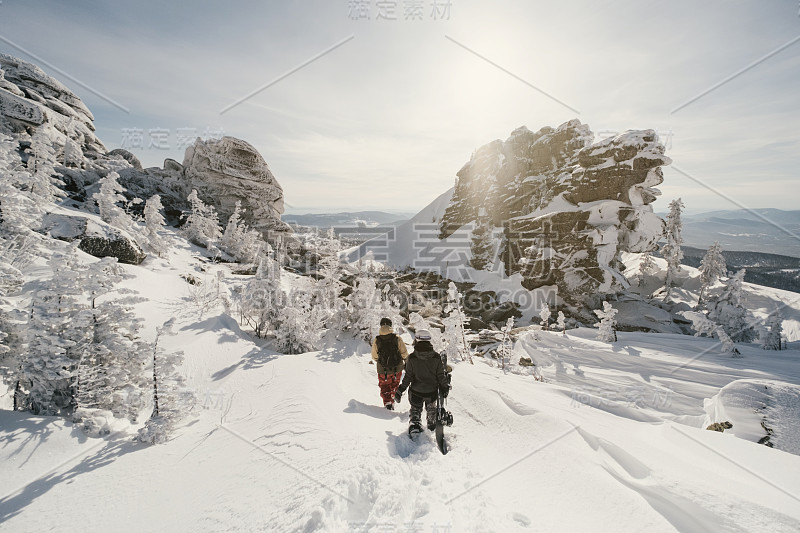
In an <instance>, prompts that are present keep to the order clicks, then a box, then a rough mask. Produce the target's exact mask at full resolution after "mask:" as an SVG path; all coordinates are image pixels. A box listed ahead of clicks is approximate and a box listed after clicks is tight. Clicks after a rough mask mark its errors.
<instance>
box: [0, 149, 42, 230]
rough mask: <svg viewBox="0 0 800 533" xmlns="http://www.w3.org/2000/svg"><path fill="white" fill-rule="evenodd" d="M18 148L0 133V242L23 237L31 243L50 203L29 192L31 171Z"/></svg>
mask: <svg viewBox="0 0 800 533" xmlns="http://www.w3.org/2000/svg"><path fill="white" fill-rule="evenodd" d="M18 144H19V143H17V142H16V141H14V140H13V139H12V138H11V137H8V136H6V135H3V134H1V133H0V239H2V240H4V241H7V242H8V241H10V240H12V239H15V238H18V237H19V236H23V237H28V238H29V240H30V241H31V242H32V241H33V240H34V239H33V237H34V234H33V231H34V230H35V229H38V228H39V227H41V221H42V215H43V214H44V209H43V206H46V205H47V204H48V203H49V202H47V201H45V200H44V199H42V198H39V197H37V196H35V195H34V194H32V193H31V192H30V189H29V188H30V180H31V175H30V174H29V172H28V170H30V169H26V168H25V166H24V164H23V163H22V159H21V158H20V155H19V153H18V152H17V146H18Z"/></svg>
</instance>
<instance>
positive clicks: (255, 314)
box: [239, 257, 283, 338]
mask: <svg viewBox="0 0 800 533" xmlns="http://www.w3.org/2000/svg"><path fill="white" fill-rule="evenodd" d="M279 272H280V269H279V268H278V265H277V263H276V262H275V261H273V260H272V259H269V258H267V257H264V258H262V259H261V261H260V262H259V265H258V270H256V273H255V276H253V278H252V279H250V280H249V281H248V282H247V283H246V284H245V285H244V287H243V288H242V290H241V294H240V303H239V311H240V316H241V320H240V321H241V322H242V323H244V324H247V325H249V326H250V327H251V328H253V333H255V335H256V337H259V338H260V337H264V336H265V335H267V334H268V333H269V331H270V330H271V329H273V328H274V327H275V324H276V323H277V320H278V314H279V311H280V308H281V306H282V303H281V300H280V299H281V297H282V296H283V293H282V292H281V288H280V276H279Z"/></svg>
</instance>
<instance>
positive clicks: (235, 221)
mask: <svg viewBox="0 0 800 533" xmlns="http://www.w3.org/2000/svg"><path fill="white" fill-rule="evenodd" d="M267 247H269V244H267V243H266V242H264V241H263V240H261V237H259V235H258V232H257V231H256V230H254V229H250V228H249V227H248V226H247V224H246V223H245V221H244V220H242V202H241V201H238V200H237V201H236V207H234V209H233V213H231V216H230V217H229V218H228V223H227V224H226V225H225V231H224V232H223V233H222V237H221V238H220V241H219V248H220V249H221V250H222V251H223V252H225V253H227V254H228V255H230V256H231V257H233V258H234V259H235V260H236V261H238V262H240V263H247V264H251V263H255V262H256V261H258V258H259V256H260V255H261V254H262V251H263V252H264V253H266V254H268V255H269V254H271V249H270V250H264V249H265V248H267Z"/></svg>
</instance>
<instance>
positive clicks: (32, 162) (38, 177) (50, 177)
mask: <svg viewBox="0 0 800 533" xmlns="http://www.w3.org/2000/svg"><path fill="white" fill-rule="evenodd" d="M30 152H31V154H30V157H29V158H28V173H29V174H30V178H29V180H28V190H29V191H30V192H31V194H32V195H34V197H35V198H38V199H39V200H40V201H41V203H45V204H46V203H50V202H54V201H57V200H59V199H60V198H63V197H64V196H66V195H65V194H64V191H62V190H61V189H60V186H62V185H63V184H64V183H63V182H62V181H61V179H59V177H58V174H57V173H56V170H55V165H56V164H57V163H58V161H57V159H56V151H55V148H53V141H52V139H51V138H50V134H49V133H48V129H47V128H45V127H44V126H40V127H39V128H37V129H36V132H34V134H33V136H32V137H31V147H30Z"/></svg>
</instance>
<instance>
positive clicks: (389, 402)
mask: <svg viewBox="0 0 800 533" xmlns="http://www.w3.org/2000/svg"><path fill="white" fill-rule="evenodd" d="M380 325H381V329H380V330H379V332H378V336H377V337H375V340H374V341H373V343H372V359H373V360H374V361H375V363H376V364H377V366H378V386H380V388H381V399H383V406H384V407H386V408H387V409H389V410H390V411H391V410H393V409H394V393H395V391H397V387H398V386H399V385H400V378H401V376H402V375H403V367H404V366H405V364H406V359H408V349H407V348H406V343H405V342H403V339H401V338H400V337H398V336H397V335H395V334H394V331H393V330H392V321H391V320H390V319H389V318H386V317H384V318H381V324H380Z"/></svg>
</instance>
